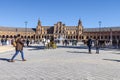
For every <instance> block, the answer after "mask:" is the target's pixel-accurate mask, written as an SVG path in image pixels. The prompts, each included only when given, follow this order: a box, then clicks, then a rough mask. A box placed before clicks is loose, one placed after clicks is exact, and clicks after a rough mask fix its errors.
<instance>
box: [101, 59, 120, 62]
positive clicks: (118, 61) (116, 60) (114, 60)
mask: <svg viewBox="0 0 120 80" xmlns="http://www.w3.org/2000/svg"><path fill="white" fill-rule="evenodd" d="M103 60H107V61H116V62H120V60H116V59H103Z"/></svg>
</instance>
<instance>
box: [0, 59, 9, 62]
mask: <svg viewBox="0 0 120 80" xmlns="http://www.w3.org/2000/svg"><path fill="white" fill-rule="evenodd" d="M0 60H1V61H7V62H8V61H9V60H10V59H8V58H0Z"/></svg>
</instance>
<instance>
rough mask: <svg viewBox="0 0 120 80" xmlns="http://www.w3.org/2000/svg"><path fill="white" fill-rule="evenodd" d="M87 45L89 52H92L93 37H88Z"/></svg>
mask: <svg viewBox="0 0 120 80" xmlns="http://www.w3.org/2000/svg"><path fill="white" fill-rule="evenodd" d="M87 46H88V51H89V53H91V47H92V39H91V38H89V39H88V41H87Z"/></svg>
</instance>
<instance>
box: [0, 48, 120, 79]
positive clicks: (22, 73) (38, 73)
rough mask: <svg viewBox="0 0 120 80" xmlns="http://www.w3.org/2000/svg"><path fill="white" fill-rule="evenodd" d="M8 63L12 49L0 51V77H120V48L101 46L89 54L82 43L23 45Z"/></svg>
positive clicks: (12, 52)
mask: <svg viewBox="0 0 120 80" xmlns="http://www.w3.org/2000/svg"><path fill="white" fill-rule="evenodd" d="M24 53H25V58H26V59H27V61H25V62H23V61H21V57H20V55H18V56H17V57H16V61H15V62H13V63H11V62H7V59H9V58H11V57H12V55H13V54H14V50H12V51H9V52H4V54H0V80H120V50H117V49H116V50H115V49H101V50H100V54H95V50H94V49H93V50H92V54H88V50H87V49H86V48H85V47H78V46H77V47H72V46H69V47H58V48H57V49H49V50H44V49H43V47H42V48H41V47H35V46H34V47H28V48H24Z"/></svg>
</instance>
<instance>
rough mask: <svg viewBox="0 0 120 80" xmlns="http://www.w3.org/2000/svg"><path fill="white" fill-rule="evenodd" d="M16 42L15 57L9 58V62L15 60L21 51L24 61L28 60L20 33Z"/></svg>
mask: <svg viewBox="0 0 120 80" xmlns="http://www.w3.org/2000/svg"><path fill="white" fill-rule="evenodd" d="M15 42H16V46H15V50H16V52H15V54H14V55H13V57H12V58H11V59H10V60H9V62H14V58H15V57H16V56H17V55H18V53H19V52H20V53H21V58H22V61H26V60H25V59H24V53H23V47H24V43H23V42H22V40H21V38H20V34H18V35H17V38H16V40H15Z"/></svg>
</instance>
